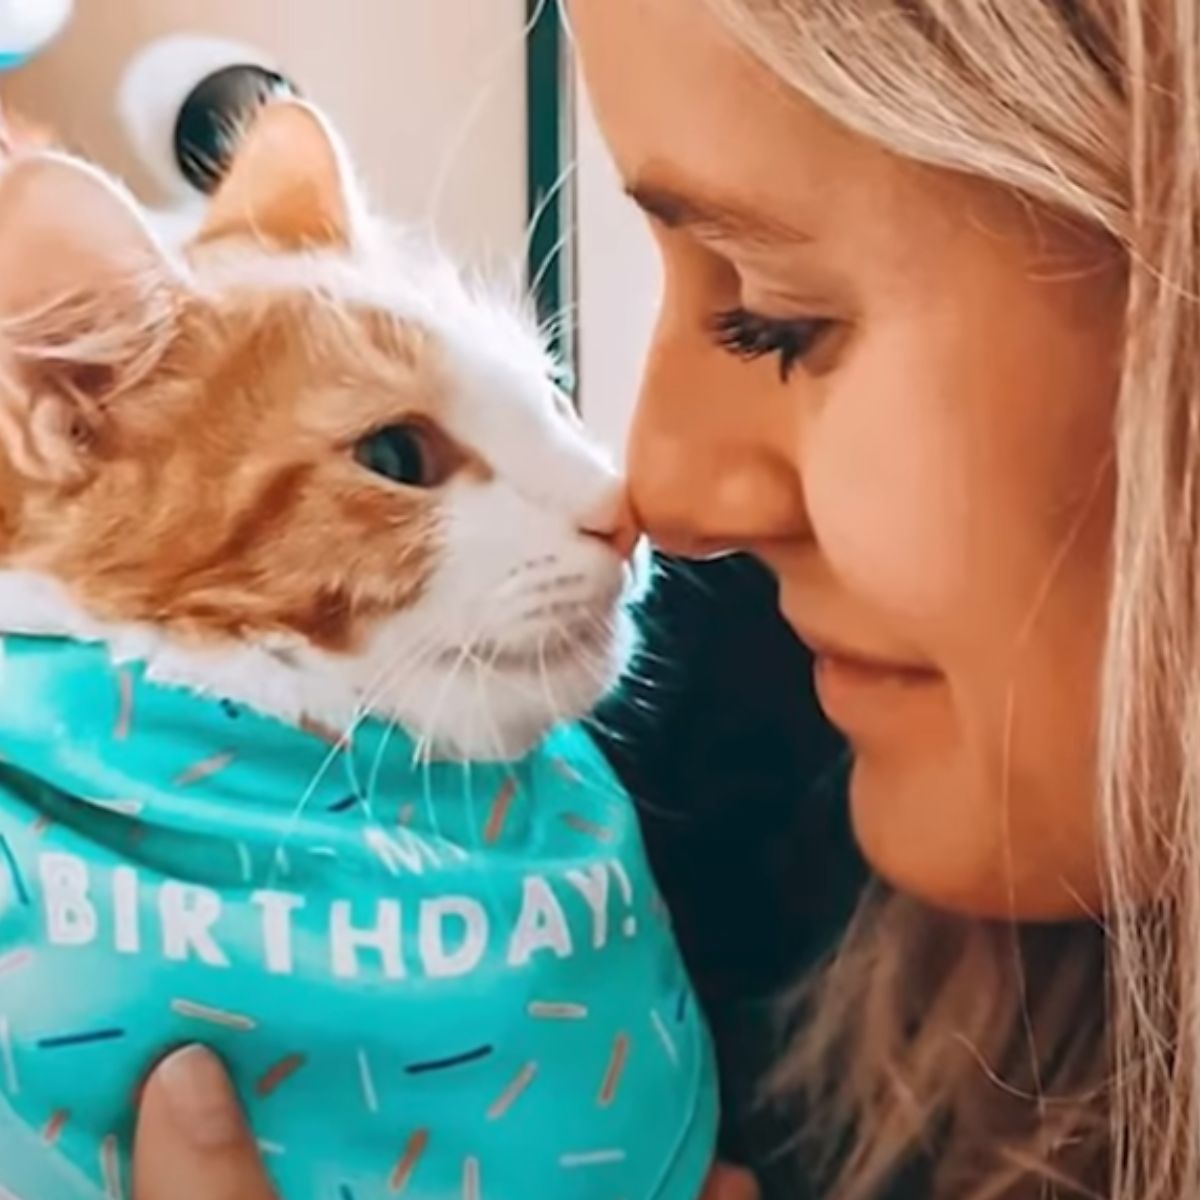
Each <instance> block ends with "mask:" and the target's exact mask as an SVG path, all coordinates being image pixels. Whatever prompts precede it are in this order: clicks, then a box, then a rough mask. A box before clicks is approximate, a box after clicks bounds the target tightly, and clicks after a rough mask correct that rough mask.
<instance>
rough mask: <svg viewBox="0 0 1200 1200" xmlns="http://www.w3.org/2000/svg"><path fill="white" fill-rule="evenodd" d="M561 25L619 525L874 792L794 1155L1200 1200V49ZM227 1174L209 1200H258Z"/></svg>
mask: <svg viewBox="0 0 1200 1200" xmlns="http://www.w3.org/2000/svg"><path fill="white" fill-rule="evenodd" d="M570 13H571V17H572V20H573V24H574V27H575V31H576V34H577V38H578V43H579V48H580V52H581V56H582V62H583V69H584V73H585V76H586V78H587V81H588V85H589V87H590V89H591V92H592V95H593V98H594V100H595V105H596V109H597V112H598V115H599V118H600V121H601V124H602V126H603V128H604V132H605V135H606V137H607V138H608V140H609V143H610V145H611V148H612V150H613V153H614V156H615V159H616V161H617V163H618V166H619V167H620V169H621V171H622V173H623V175H624V177H625V179H626V182H627V185H628V187H629V190H630V193H631V195H632V196H633V198H634V200H635V201H636V202H637V203H639V204H640V205H641V206H642V207H643V208H644V209H645V210H646V213H647V215H648V218H649V220H650V222H651V225H652V227H653V229H654V232H655V235H656V237H657V239H658V242H659V245H660V248H661V251H662V254H663V259H664V263H665V267H666V292H665V297H664V301H663V310H662V317H661V322H660V325H659V329H658V333H657V338H656V342H655V346H654V350H653V353H652V356H651V360H650V363H649V366H648V372H647V379H646V385H645V392H644V395H643V398H642V403H641V408H640V412H639V415H638V420H637V423H636V427H635V430H634V434H633V441H632V457H631V486H632V493H633V499H634V503H635V506H636V509H637V511H638V513H639V515H640V517H641V519H642V521H643V522H644V524H645V526H646V528H647V529H648V530H649V531H650V533H651V534H652V535H653V536H654V537H655V538H656V539H657V540H658V541H659V543H660V544H661V545H663V546H664V547H666V548H667V549H669V550H673V551H675V552H678V553H683V554H687V555H691V556H706V555H710V554H712V553H715V552H720V551H724V550H726V549H730V548H734V549H739V550H745V551H749V552H750V553H752V554H753V555H755V556H756V557H757V558H758V559H759V560H760V561H761V562H762V563H763V564H765V566H766V567H767V568H768V569H769V570H770V572H771V573H772V574H773V575H774V576H775V577H776V579H777V580H778V584H779V594H780V607H781V609H782V612H783V614H784V616H785V618H786V620H787V621H788V623H789V624H790V626H791V627H792V629H793V631H794V632H795V634H796V635H797V636H798V637H799V638H800V639H801V640H802V641H804V642H806V643H807V644H808V645H809V646H810V647H811V648H812V650H813V651H814V652H815V654H816V656H817V666H816V680H817V689H818V692H819V694H820V698H821V702H822V704H823V707H824V708H825V710H826V711H827V713H828V714H829V716H830V718H831V719H832V720H833V722H834V724H835V725H837V726H839V727H840V729H841V730H842V731H843V732H844V733H845V734H846V736H847V738H848V739H849V741H850V743H851V746H852V748H853V751H854V767H853V772H852V777H851V780H850V786H849V801H850V804H849V808H850V813H851V816H852V821H853V830H854V837H855V840H856V842H857V844H858V846H859V847H860V848H861V850H862V852H863V853H864V855H865V857H866V859H867V860H868V862H869V863H870V866H871V867H872V869H873V874H874V876H875V877H876V879H877V880H878V882H877V883H875V884H873V885H871V886H870V887H868V888H867V889H866V893H865V895H864V897H863V898H862V901H861V905H860V907H859V910H858V914H857V916H856V917H855V918H854V919H853V920H852V921H851V922H850V924H849V926H848V927H847V929H846V930H845V932H844V934H843V935H842V936H841V938H840V946H839V950H838V953H837V954H836V955H835V956H834V957H833V959H832V961H831V963H830V964H829V965H828V966H827V967H825V968H823V969H822V970H821V971H820V972H818V973H817V974H816V976H815V979H811V978H810V982H809V984H808V986H806V987H805V988H804V989H803V991H802V993H801V994H800V995H799V996H798V997H797V1000H796V1002H795V1004H794V1006H793V1009H792V1020H791V1022H790V1029H789V1037H788V1039H787V1045H786V1046H784V1047H782V1048H781V1049H780V1050H779V1053H778V1069H777V1070H776V1071H775V1072H774V1074H773V1080H772V1083H773V1087H774V1089H775V1092H776V1094H777V1095H778V1096H780V1097H782V1098H784V1099H786V1100H787V1101H789V1102H790V1103H791V1105H792V1107H791V1109H790V1111H791V1112H792V1113H793V1116H792V1126H791V1129H792V1131H793V1132H794V1133H795V1135H796V1137H795V1138H793V1139H791V1142H790V1144H789V1145H788V1146H787V1148H786V1149H787V1150H788V1152H789V1153H793V1154H794V1155H795V1156H796V1157H797V1158H798V1159H799V1160H800V1161H802V1162H803V1164H804V1166H805V1169H806V1171H807V1173H808V1174H809V1175H810V1176H811V1177H812V1179H813V1180H814V1181H815V1185H816V1188H817V1189H818V1191H819V1194H820V1195H822V1196H826V1197H835V1198H837V1200H878V1198H881V1197H885V1196H886V1197H889V1200H890V1198H891V1197H896V1196H901V1197H908V1196H922V1197H926V1196H932V1197H936V1198H953V1200H984V1198H989V1200H990V1198H995V1197H1016V1198H1021V1197H1028V1196H1034V1195H1037V1196H1042V1195H1046V1194H1058V1195H1062V1196H1069V1195H1085V1196H1102V1197H1115V1198H1118V1200H1182V1198H1187V1197H1194V1196H1196V1195H1200V1113H1198V1112H1197V1084H1196V1071H1197V1066H1198V1065H1200V1053H1198V1052H1200V1021H1198V1020H1197V1018H1198V1016H1200V1003H1198V993H1197V988H1198V987H1200V984H1198V983H1197V979H1198V978H1200V972H1198V970H1197V959H1196V949H1195V947H1196V946H1197V945H1198V944H1200V939H1198V936H1197V923H1198V921H1200V872H1197V870H1196V869H1195V868H1194V865H1193V862H1192V859H1193V856H1194V847H1195V846H1196V845H1197V844H1200V843H1198V841H1197V838H1198V835H1200V773H1198V772H1197V770H1196V766H1195V761H1196V755H1195V752H1194V745H1193V741H1194V735H1193V734H1192V732H1191V731H1192V729H1193V728H1194V721H1195V717H1194V714H1195V712H1196V711H1197V701H1198V700H1200V688H1198V686H1197V683H1198V681H1200V637H1198V634H1200V624H1198V622H1197V615H1198V614H1197V611H1196V608H1197V593H1196V589H1195V584H1194V580H1195V579H1196V577H1197V571H1198V570H1200V545H1198V543H1200V533H1198V530H1200V523H1198V520H1197V518H1198V516H1200V512H1198V502H1200V489H1198V486H1197V485H1198V483H1200V387H1198V386H1197V385H1198V384H1200V378H1198V375H1200V4H1198V3H1197V2H1196V0H972V2H971V3H950V2H949V0H707V2H706V3H705V4H700V3H697V0H573V3H572V4H571V5H570ZM796 686H797V688H800V687H801V686H802V685H801V683H800V682H799V681H797V685H796ZM798 882H800V881H798ZM707 886H709V887H710V888H711V883H709V884H708V885H707ZM1100 918H1102V923H1103V929H1101V919H1100ZM197 1070H202V1071H204V1072H208V1073H209V1078H212V1075H211V1072H212V1070H213V1068H212V1066H211V1063H210V1062H209V1061H208V1060H206V1059H204V1058H202V1057H201V1056H200V1055H199V1054H198V1053H197V1052H192V1053H191V1057H190V1060H189V1059H187V1058H185V1059H182V1060H179V1059H177V1060H174V1062H173V1063H172V1064H169V1065H168V1067H167V1069H166V1073H165V1075H164V1079H165V1081H166V1082H167V1083H169V1082H170V1081H171V1077H172V1074H173V1073H178V1074H177V1076H176V1082H178V1081H179V1079H183V1078H186V1076H187V1075H188V1073H189V1072H191V1073H193V1074H194V1073H195V1072H196V1071H197ZM168 1091H169V1090H168V1088H166V1087H165V1086H164V1084H163V1083H162V1082H159V1083H156V1084H155V1085H153V1086H152V1089H151V1091H150V1093H149V1096H148V1101H147V1108H146V1110H145V1116H144V1122H145V1124H144V1129H143V1139H142V1147H143V1148H142V1153H143V1155H144V1166H143V1174H142V1182H143V1185H144V1186H143V1188H142V1193H141V1197H140V1200H167V1197H168V1196H169V1197H170V1198H171V1200H182V1193H181V1192H180V1191H179V1189H178V1186H167V1185H166V1184H164V1183H162V1182H160V1181H161V1180H163V1179H164V1177H169V1176H171V1175H172V1168H171V1166H170V1162H171V1154H172V1150H171V1149H170V1147H171V1145H172V1143H171V1142H170V1134H169V1132H168V1122H167V1117H166V1116H164V1114H165V1113H168V1112H169V1111H170V1106H169V1105H168V1104H166V1103H165V1102H164V1101H165V1097H166V1096H167V1095H168ZM177 1111H178V1110H177ZM184 1111H185V1112H186V1110H184ZM205 1111H206V1110H201V1111H200V1112H199V1113H195V1114H192V1115H191V1116H188V1117H187V1121H188V1122H190V1123H191V1126H192V1128H194V1129H195V1130H197V1131H199V1132H200V1133H201V1135H202V1138H203V1137H204V1136H209V1135H210V1134H215V1132H217V1131H220V1130H226V1131H227V1130H229V1129H231V1128H233V1126H230V1125H229V1124H228V1123H227V1118H221V1119H218V1118H217V1117H216V1116H214V1115H213V1114H212V1112H211V1111H209V1112H208V1116H207V1117H206V1116H205ZM205 1131H207V1132H205ZM235 1144H237V1145H241V1146H242V1147H243V1150H242V1151H240V1152H238V1153H234V1154H231V1155H230V1156H229V1157H228V1161H226V1159H223V1158H220V1157H219V1156H218V1158H217V1159H216V1160H215V1162H216V1165H214V1166H213V1168H212V1170H213V1172H214V1176H213V1179H212V1181H211V1183H210V1184H206V1185H205V1186H208V1191H207V1192H206V1191H204V1190H203V1189H202V1185H201V1184H200V1183H199V1182H197V1183H196V1187H197V1188H198V1189H201V1190H198V1191H196V1193H195V1195H196V1197H197V1198H198V1200H199V1198H200V1197H205V1198H206V1200H221V1198H222V1197H226V1196H230V1197H232V1196H238V1197H246V1198H249V1197H253V1196H257V1195H260V1194H262V1189H261V1187H260V1188H259V1191H258V1192H255V1190H254V1186H253V1184H252V1183H251V1182H250V1175H247V1176H246V1181H245V1182H244V1183H239V1182H238V1181H239V1180H240V1179H241V1177H240V1176H239V1175H238V1174H237V1172H238V1170H239V1169H240V1164H243V1163H245V1164H248V1163H249V1154H248V1151H247V1150H246V1149H245V1147H246V1146H248V1145H249V1143H248V1142H245V1141H242V1142H236V1143H235ZM180 1153H182V1151H180ZM183 1161H185V1162H187V1163H188V1164H189V1166H188V1169H189V1170H190V1166H191V1164H193V1163H195V1164H197V1171H198V1170H199V1166H198V1160H197V1159H195V1158H191V1159H185V1160H183ZM163 1164H166V1165H163ZM245 1169H246V1170H247V1171H248V1172H250V1171H251V1167H250V1166H249V1165H247V1166H246V1168H245ZM176 1170H177V1168H176ZM222 1172H224V1176H223V1178H217V1176H218V1175H221V1174H222ZM175 1178H177V1176H175ZM195 1178H196V1180H197V1181H199V1179H200V1178H201V1177H200V1175H199V1174H197V1175H196V1176H195ZM730 1178H732V1177H730ZM222 1186H224V1189H225V1190H224V1191H222V1190H221V1188H222ZM741 1186H742V1184H740V1183H738V1182H736V1181H734V1182H730V1179H724V1178H723V1179H721V1180H719V1181H716V1182H715V1183H714V1187H715V1188H717V1189H718V1193H719V1192H720V1189H721V1188H725V1189H726V1190H727V1191H728V1192H729V1194H734V1195H735V1194H736V1189H737V1188H739V1187H741ZM239 1187H240V1190H239ZM781 1194H786V1195H795V1194H796V1192H795V1191H792V1190H788V1191H786V1192H781Z"/></svg>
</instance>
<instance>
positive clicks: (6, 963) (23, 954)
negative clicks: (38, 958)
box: [0, 947, 33, 978]
mask: <svg viewBox="0 0 1200 1200" xmlns="http://www.w3.org/2000/svg"><path fill="white" fill-rule="evenodd" d="M31 962H33V951H32V950H30V949H29V948H28V947H22V948H21V949H20V950H10V951H9V952H8V953H7V954H0V978H2V977H3V976H5V975H15V974H16V973H17V972H18V971H23V970H24V969H25V968H26V967H27V966H29V964H30V963H31Z"/></svg>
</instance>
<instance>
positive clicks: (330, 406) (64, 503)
mask: <svg viewBox="0 0 1200 1200" xmlns="http://www.w3.org/2000/svg"><path fill="white" fill-rule="evenodd" d="M380 320H381V316H380V314H378V313H370V314H366V315H356V314H354V313H351V312H346V311H339V310H335V309H333V308H332V307H331V306H330V305H329V303H328V302H326V301H323V300H320V299H317V298H313V297H304V296H295V295H288V294H270V293H267V294H262V295H249V296H243V295H234V296H230V297H223V298H218V299H217V300H216V301H214V302H212V303H193V304H192V305H191V306H190V307H185V308H184V309H183V311H182V312H181V313H180V314H179V320H178V327H177V329H176V331H175V336H174V338H173V340H172V341H171V342H170V344H169V345H168V346H167V348H166V349H165V352H164V353H163V356H162V358H161V360H160V361H158V362H157V363H156V364H155V366H154V367H153V369H151V370H149V371H148V373H147V374H146V376H145V378H143V379H140V380H138V381H137V382H136V383H135V384H134V385H133V386H127V387H124V388H123V389H121V390H120V391H119V392H118V393H113V394H108V395H104V394H102V395H100V396H98V397H97V399H96V403H97V407H98V409H99V410H100V412H101V419H100V424H99V426H98V428H97V429H96V433H95V438H96V440H95V446H94V451H93V452H94V453H95V454H97V455H98V456H99V457H100V458H102V459H103V460H104V461H103V466H102V469H97V470H96V471H94V472H93V473H92V474H91V475H90V477H88V478H87V479H85V480H84V481H83V482H81V483H76V484H73V485H72V486H70V487H69V488H67V489H66V490H65V491H64V490H61V489H59V488H57V487H51V488H41V487H38V486H35V485H29V486H27V487H26V488H25V490H24V495H23V496H22V498H21V504H20V518H19V521H18V522H17V529H16V534H15V536H13V537H12V538H11V539H10V542H9V545H8V548H7V552H6V554H5V556H4V557H5V559H6V560H7V562H8V564H9V565H11V566H17V567H27V568H31V569H34V570H38V571H42V572H45V573H46V574H49V575H52V576H54V577H56V578H59V579H61V580H63V581H65V582H67V583H68V584H70V585H71V586H72V588H73V590H74V592H75V593H76V595H77V596H78V597H79V598H80V600H81V601H82V602H83V603H84V604H85V605H86V607H87V608H88V609H89V611H91V612H92V613H93V614H94V615H96V616H98V617H101V618H103V619H108V620H113V621H147V622H154V623H156V624H158V625H161V626H164V627H168V628H172V629H174V630H176V631H179V632H185V633H187V634H190V635H193V636H201V637H202V636H206V635H207V636H212V635H217V636H221V637H231V636H236V637H242V638H244V637H248V636H254V635H261V634H264V633H270V632H282V631H288V632H294V633H299V634H301V635H303V636H304V637H306V638H308V639H309V640H310V641H312V642H313V643H314V644H316V645H319V646H322V647H324V648H327V649H333V650H347V649H350V648H351V647H352V645H353V644H354V643H355V640H356V634H357V632H358V631H359V630H360V628H361V626H362V623H363V622H365V621H368V620H370V619H373V618H376V617H379V616H381V615H385V614H387V613H390V612H395V611H399V610H400V609H403V608H404V607H406V606H407V605H409V604H410V603H412V602H413V601H414V600H415V599H416V598H417V597H418V596H419V594H420V591H421V588H422V584H423V581H424V578H425V575H426V572H427V571H428V569H429V566H430V560H431V556H432V555H433V553H434V551H435V533H434V529H433V527H432V518H433V517H434V515H435V514H434V510H433V500H432V499H431V498H430V497H429V496H428V495H427V494H422V493H411V492H406V491H401V490H399V489H395V488H392V487H389V486H387V485H386V484H384V483H382V482H380V481H376V480H374V479H372V478H371V477H369V476H368V475H367V474H366V473H365V472H364V471H362V470H361V469H360V468H358V467H357V466H356V465H355V463H354V462H353V460H352V458H351V455H350V448H351V447H352V445H353V443H354V442H355V441H356V440H357V439H358V438H359V437H361V436H364V435H366V434H367V433H369V432H371V431H372V430H374V429H376V428H378V427H380V426H382V425H385V424H388V423H390V422H392V421H398V420H401V419H406V420H407V419H411V418H412V417H413V416H420V417H422V418H423V419H425V420H429V421H432V422H436V420H437V400H438V367H437V362H436V356H435V354H434V353H433V348H432V347H431V346H429V345H427V344H425V343H424V341H423V339H422V338H421V337H420V335H419V334H418V333H417V332H415V331H413V330H405V329H404V328H403V327H402V326H400V325H399V324H395V325H394V327H393V328H391V329H390V330H389V334H388V339H387V344H381V341H380V338H379V336H378V333H379V326H380ZM389 351H391V353H389Z"/></svg>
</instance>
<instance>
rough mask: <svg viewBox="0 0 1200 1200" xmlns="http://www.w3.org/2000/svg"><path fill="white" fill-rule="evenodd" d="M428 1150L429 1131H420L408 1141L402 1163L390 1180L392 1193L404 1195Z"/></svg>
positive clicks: (401, 1159) (401, 1157) (389, 1187)
mask: <svg viewBox="0 0 1200 1200" xmlns="http://www.w3.org/2000/svg"><path fill="white" fill-rule="evenodd" d="M428 1148H429V1130H427V1129H418V1130H417V1132H416V1133H414V1134H413V1135H412V1137H410V1138H409V1139H408V1144H407V1145H406V1146H405V1147H404V1153H403V1154H402V1155H401V1156H400V1161H399V1162H398V1163H396V1166H395V1169H394V1170H393V1171H392V1176H391V1178H390V1179H389V1180H388V1189H389V1190H390V1191H392V1192H393V1193H395V1194H396V1195H397V1196H402V1195H403V1194H404V1190H405V1189H406V1188H407V1187H408V1185H409V1183H410V1182H411V1181H412V1177H413V1173H414V1172H415V1171H416V1169H417V1165H418V1164H419V1163H420V1161H421V1157H422V1156H423V1155H424V1153H425V1151H426V1150H427V1149H428Z"/></svg>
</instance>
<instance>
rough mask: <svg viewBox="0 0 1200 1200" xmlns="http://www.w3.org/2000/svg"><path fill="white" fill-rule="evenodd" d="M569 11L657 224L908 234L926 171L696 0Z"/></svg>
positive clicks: (598, 1)
mask: <svg viewBox="0 0 1200 1200" xmlns="http://www.w3.org/2000/svg"><path fill="white" fill-rule="evenodd" d="M571 14H572V18H573V22H574V28H575V32H576V42H577V45H578V48H579V54H580V58H581V62H582V67H583V72H584V76H585V79H586V82H587V85H588V89H589V92H590V94H591V97H592V101H593V104H594V106H595V109H596V113H597V116H598V118H599V120H600V124H601V126H602V128H603V130H604V134H605V137H606V139H607V141H608V143H609V148H610V150H611V151H612V154H613V157H614V159H615V160H616V163H617V167H618V170H619V172H620V174H621V176H622V178H623V181H624V184H625V187H626V190H627V191H628V192H629V193H630V195H631V196H632V197H633V198H634V199H635V200H636V201H638V203H639V204H641V206H642V207H643V208H644V209H646V210H647V211H648V212H649V213H650V214H651V215H652V216H654V217H656V218H658V219H659V220H660V221H662V222H663V223H664V224H666V225H668V226H680V225H687V226H689V227H690V228H691V229H692V230H693V231H694V232H696V233H697V234H698V236H701V237H702V238H703V240H706V241H717V240H722V241H731V240H734V239H731V238H726V237H724V234H725V233H726V232H727V231H728V230H730V229H731V228H736V229H737V231H738V236H737V238H736V240H737V242H738V243H739V244H746V243H748V242H755V241H757V242H759V243H766V244H771V245H777V246H780V247H783V246H791V247H794V246H795V245H797V244H801V243H804V242H816V241H821V242H827V241H838V240H842V239H844V238H850V237H852V238H853V239H854V240H856V241H857V242H859V247H860V249H861V241H860V239H862V238H863V237H864V236H866V237H869V238H871V239H874V238H882V237H887V236H888V233H889V230H894V231H895V232H896V233H897V234H903V237H904V240H905V242H906V243H911V242H912V240H913V239H914V237H916V236H917V235H918V227H919V224H920V221H921V219H922V213H921V211H920V210H921V209H924V208H927V207H928V203H927V202H928V198H929V190H930V188H929V181H928V175H927V174H926V173H924V172H920V171H918V169H917V168H916V167H915V166H914V165H913V164H910V163H905V162H901V161H900V160H897V159H896V158H894V157H893V156H891V155H889V154H887V153H885V152H884V151H883V150H882V149H879V148H877V147H876V146H874V145H873V144H872V143H870V142H868V141H867V140H866V139H864V138H860V137H858V136H856V135H854V134H852V133H850V132H848V131H847V130H845V129H843V128H842V127H840V126H838V125H837V124H836V123H835V122H834V121H832V120H831V119H830V118H829V117H827V116H826V115H825V114H824V113H822V112H821V111H820V110H819V109H817V108H816V107H815V106H814V105H813V104H811V103H810V102H808V101H807V100H805V99H804V98H803V97H802V96H801V95H800V94H799V93H798V92H797V91H795V90H794V89H790V88H788V87H787V86H786V85H785V84H784V83H783V82H782V81H781V80H780V79H779V78H778V77H777V76H775V75H773V74H772V73H771V72H770V71H768V70H767V68H766V67H764V66H762V65H761V64H760V63H758V62H757V61H756V60H754V59H753V58H752V57H751V55H750V54H749V52H747V51H746V50H744V49H743V48H742V47H741V46H740V45H739V44H737V43H736V42H735V41H734V40H733V38H732V36H731V35H730V34H729V33H728V32H727V31H726V30H725V29H724V28H723V27H722V26H721V25H720V23H719V22H718V20H717V19H716V18H715V17H714V16H713V15H712V14H711V13H709V12H708V11H707V9H706V6H705V5H704V4H702V3H700V2H699V0H572V4H571ZM925 216H926V217H927V216H928V214H925ZM708 235H712V236H708Z"/></svg>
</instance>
